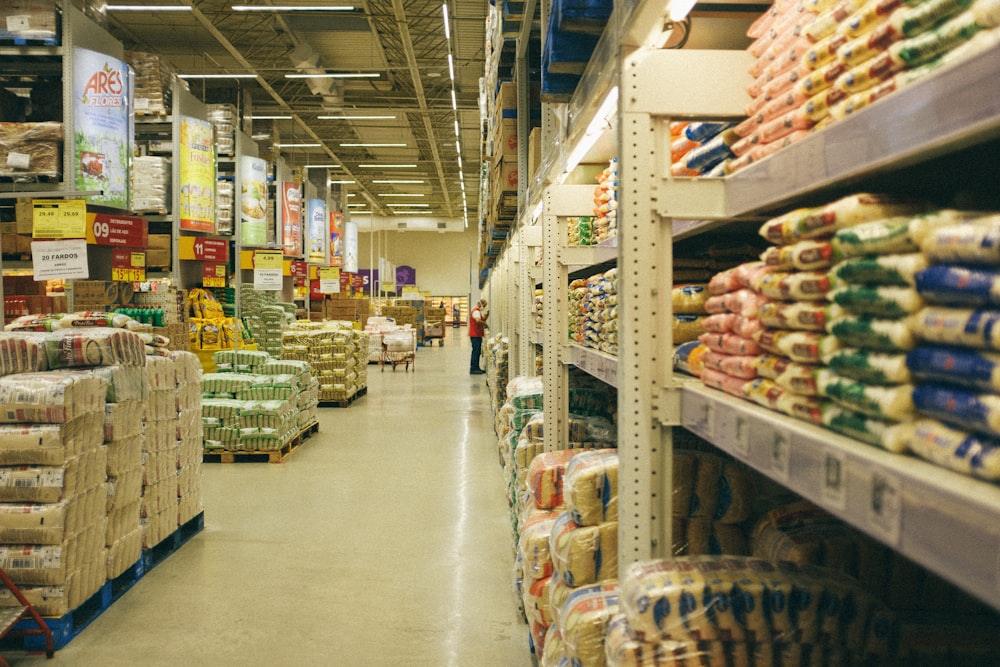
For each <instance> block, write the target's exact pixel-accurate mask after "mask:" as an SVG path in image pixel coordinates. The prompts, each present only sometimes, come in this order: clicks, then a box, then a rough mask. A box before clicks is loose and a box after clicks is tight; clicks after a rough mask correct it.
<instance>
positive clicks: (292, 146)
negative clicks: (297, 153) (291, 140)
mask: <svg viewBox="0 0 1000 667" xmlns="http://www.w3.org/2000/svg"><path fill="white" fill-rule="evenodd" d="M322 145H323V144H274V147H275V148H319V147H320V146H322Z"/></svg>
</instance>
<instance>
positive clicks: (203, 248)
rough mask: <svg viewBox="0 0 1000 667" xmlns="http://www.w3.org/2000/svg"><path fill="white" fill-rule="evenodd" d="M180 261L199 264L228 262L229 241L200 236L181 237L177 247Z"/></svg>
mask: <svg viewBox="0 0 1000 667" xmlns="http://www.w3.org/2000/svg"><path fill="white" fill-rule="evenodd" d="M177 253H178V255H177V256H178V257H179V258H180V259H193V260H197V261H201V262H228V261H229V241H226V240H225V239H212V238H204V237H202V236H182V237H181V238H180V241H179V243H178V247H177Z"/></svg>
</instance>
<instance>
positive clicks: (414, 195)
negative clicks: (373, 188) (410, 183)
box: [375, 192, 424, 197]
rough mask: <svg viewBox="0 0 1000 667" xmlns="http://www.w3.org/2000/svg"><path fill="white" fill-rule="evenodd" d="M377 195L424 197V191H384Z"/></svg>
mask: <svg viewBox="0 0 1000 667" xmlns="http://www.w3.org/2000/svg"><path fill="white" fill-rule="evenodd" d="M375 196H376V197H423V196H424V193H423V192H383V193H382V194H380V195H375Z"/></svg>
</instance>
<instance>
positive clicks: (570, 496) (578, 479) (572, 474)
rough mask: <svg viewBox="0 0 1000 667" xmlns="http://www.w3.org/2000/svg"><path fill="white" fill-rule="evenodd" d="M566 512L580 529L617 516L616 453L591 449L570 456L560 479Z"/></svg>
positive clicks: (609, 450)
mask: <svg viewBox="0 0 1000 667" xmlns="http://www.w3.org/2000/svg"><path fill="white" fill-rule="evenodd" d="M563 497H564V499H565V502H566V509H567V510H569V512H570V513H571V514H572V516H573V520H574V521H575V522H576V523H578V524H579V525H581V526H593V525H597V524H599V523H602V522H604V521H607V520H609V519H615V518H617V516H618V450H616V449H594V450H589V451H585V452H581V453H579V454H577V455H576V456H574V457H573V458H572V459H571V460H570V462H569V465H568V466H567V467H566V476H565V477H564V479H563Z"/></svg>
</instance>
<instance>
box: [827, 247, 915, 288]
mask: <svg viewBox="0 0 1000 667" xmlns="http://www.w3.org/2000/svg"><path fill="white" fill-rule="evenodd" d="M927 267H928V261H927V257H926V256H925V255H924V254H923V253H919V252H916V253H906V254H893V255H874V256H868V255H863V256H861V257H851V258H850V259H845V260H843V261H842V262H839V263H837V264H835V265H834V266H833V268H832V269H831V270H830V275H831V277H833V278H836V279H837V280H841V281H844V282H847V283H853V284H857V285H864V284H872V285H885V286H897V287H906V286H910V287H912V286H915V285H916V284H917V274H918V273H920V272H921V271H923V270H924V269H926V268H927Z"/></svg>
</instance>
